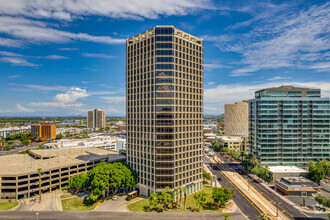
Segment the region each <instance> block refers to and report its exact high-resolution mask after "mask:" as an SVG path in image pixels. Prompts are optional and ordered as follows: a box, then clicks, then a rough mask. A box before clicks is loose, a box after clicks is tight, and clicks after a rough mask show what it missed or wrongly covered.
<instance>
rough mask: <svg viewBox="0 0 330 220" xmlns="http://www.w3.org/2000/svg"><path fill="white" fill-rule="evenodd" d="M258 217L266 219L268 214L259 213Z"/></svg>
mask: <svg viewBox="0 0 330 220" xmlns="http://www.w3.org/2000/svg"><path fill="white" fill-rule="evenodd" d="M259 218H260V219H262V220H268V215H267V214H266V213H261V214H260V215H259Z"/></svg>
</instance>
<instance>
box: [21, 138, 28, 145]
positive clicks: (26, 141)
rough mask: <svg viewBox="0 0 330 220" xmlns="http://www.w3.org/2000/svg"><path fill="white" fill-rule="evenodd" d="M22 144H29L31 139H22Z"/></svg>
mask: <svg viewBox="0 0 330 220" xmlns="http://www.w3.org/2000/svg"><path fill="white" fill-rule="evenodd" d="M22 144H23V145H24V146H28V145H29V144H30V141H29V140H27V139H26V140H23V141H22Z"/></svg>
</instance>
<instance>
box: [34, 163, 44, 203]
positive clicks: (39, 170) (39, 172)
mask: <svg viewBox="0 0 330 220" xmlns="http://www.w3.org/2000/svg"><path fill="white" fill-rule="evenodd" d="M37 171H38V174H39V181H37V183H36V185H39V203H41V184H42V180H41V174H43V173H44V172H43V171H42V169H41V168H39V169H38V170H37Z"/></svg>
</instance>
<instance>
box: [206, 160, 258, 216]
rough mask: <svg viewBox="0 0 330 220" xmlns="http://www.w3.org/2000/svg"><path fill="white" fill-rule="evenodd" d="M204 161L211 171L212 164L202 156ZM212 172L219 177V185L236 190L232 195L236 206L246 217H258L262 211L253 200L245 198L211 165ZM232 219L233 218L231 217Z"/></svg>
mask: <svg viewBox="0 0 330 220" xmlns="http://www.w3.org/2000/svg"><path fill="white" fill-rule="evenodd" d="M203 160H204V163H205V164H206V165H207V166H208V167H209V168H210V170H211V171H212V164H211V163H210V162H209V161H208V160H206V158H205V157H204V158H203ZM213 174H215V175H216V176H217V178H219V177H221V179H222V180H221V181H219V183H220V184H221V186H225V187H229V188H234V189H235V190H236V197H234V201H235V203H236V205H237V206H238V208H239V209H240V210H241V211H242V212H243V214H244V215H245V216H246V217H248V218H249V219H253V220H254V219H259V215H260V214H261V213H262V211H261V210H260V209H259V208H258V207H257V206H255V205H254V204H253V202H252V201H251V200H250V199H249V198H247V197H246V196H245V195H244V194H243V193H242V192H241V190H240V189H238V188H237V187H236V186H235V185H233V184H232V182H231V181H230V180H229V179H227V177H225V176H224V175H223V174H222V172H221V171H220V170H219V169H218V168H217V167H216V166H215V165H213ZM232 219H234V218H232Z"/></svg>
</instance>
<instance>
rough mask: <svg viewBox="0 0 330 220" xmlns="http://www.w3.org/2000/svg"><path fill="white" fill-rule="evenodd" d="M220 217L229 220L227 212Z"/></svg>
mask: <svg viewBox="0 0 330 220" xmlns="http://www.w3.org/2000/svg"><path fill="white" fill-rule="evenodd" d="M222 217H224V218H225V220H227V219H230V214H229V213H228V212H225V213H223V214H222Z"/></svg>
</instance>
